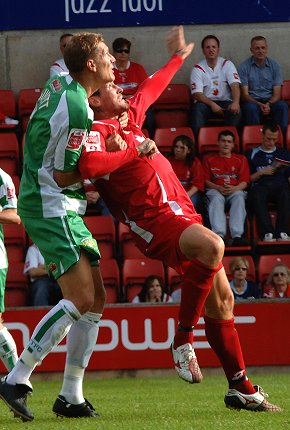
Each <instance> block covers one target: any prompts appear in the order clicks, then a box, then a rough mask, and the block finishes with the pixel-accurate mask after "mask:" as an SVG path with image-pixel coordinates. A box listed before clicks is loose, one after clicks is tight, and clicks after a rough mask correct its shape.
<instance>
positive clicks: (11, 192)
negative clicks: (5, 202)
mask: <svg viewBox="0 0 290 430" xmlns="http://www.w3.org/2000/svg"><path fill="white" fill-rule="evenodd" d="M7 197H8V199H14V197H15V188H7Z"/></svg>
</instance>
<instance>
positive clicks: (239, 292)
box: [230, 257, 260, 300]
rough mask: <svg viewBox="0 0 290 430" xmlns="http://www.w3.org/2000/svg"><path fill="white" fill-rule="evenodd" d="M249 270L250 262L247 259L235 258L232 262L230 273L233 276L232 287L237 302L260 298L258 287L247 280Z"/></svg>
mask: <svg viewBox="0 0 290 430" xmlns="http://www.w3.org/2000/svg"><path fill="white" fill-rule="evenodd" d="M248 270H249V262H248V260H247V259H246V258H243V257H234V258H233V259H232V260H231V261H230V271H231V275H232V280H231V281H230V286H231V289H232V292H233V294H234V297H235V300H241V299H258V298H259V297H260V289H259V287H258V285H257V284H256V283H255V282H253V281H249V280H247V274H248Z"/></svg>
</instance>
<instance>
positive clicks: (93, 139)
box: [85, 131, 102, 152]
mask: <svg viewBox="0 0 290 430" xmlns="http://www.w3.org/2000/svg"><path fill="white" fill-rule="evenodd" d="M85 147H86V152H94V151H102V148H101V139H100V133H99V132H98V131H91V132H90V134H89V135H88V137H87V139H86V142H85Z"/></svg>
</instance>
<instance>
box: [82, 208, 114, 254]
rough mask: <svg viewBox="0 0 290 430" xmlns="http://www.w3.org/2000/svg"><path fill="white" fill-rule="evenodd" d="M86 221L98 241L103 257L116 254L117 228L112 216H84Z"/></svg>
mask: <svg viewBox="0 0 290 430" xmlns="http://www.w3.org/2000/svg"><path fill="white" fill-rule="evenodd" d="M83 219H84V222H85V224H86V226H87V227H88V229H89V230H90V232H91V233H92V236H93V237H94V238H95V239H96V241H97V242H98V246H99V250H100V252H101V256H102V258H113V257H115V255H116V252H115V251H116V230H115V223H114V219H113V217H112V216H105V215H98V216H84V218H83Z"/></svg>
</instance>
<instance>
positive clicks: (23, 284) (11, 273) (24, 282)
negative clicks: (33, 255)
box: [6, 261, 29, 290]
mask: <svg viewBox="0 0 290 430" xmlns="http://www.w3.org/2000/svg"><path fill="white" fill-rule="evenodd" d="M23 269H24V264H23V262H22V261H14V262H13V263H11V264H9V266H8V272H7V278H6V288H11V287H12V288H22V289H25V290H27V289H28V285H29V281H28V278H27V276H26V275H24V273H23Z"/></svg>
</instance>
